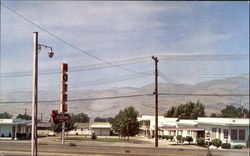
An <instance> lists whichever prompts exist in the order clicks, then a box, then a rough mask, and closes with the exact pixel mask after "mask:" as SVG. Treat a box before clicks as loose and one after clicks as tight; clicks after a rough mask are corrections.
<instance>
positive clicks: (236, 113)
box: [221, 105, 249, 118]
mask: <svg viewBox="0 0 250 156" xmlns="http://www.w3.org/2000/svg"><path fill="white" fill-rule="evenodd" d="M243 111H244V113H246V114H247V117H249V111H248V110H247V109H243ZM221 117H224V118H241V117H243V114H242V107H238V108H237V107H235V106H233V105H227V106H226V108H224V109H223V110H221Z"/></svg>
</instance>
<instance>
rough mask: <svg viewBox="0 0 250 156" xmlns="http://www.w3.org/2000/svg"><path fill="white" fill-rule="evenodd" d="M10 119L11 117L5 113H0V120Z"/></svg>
mask: <svg viewBox="0 0 250 156" xmlns="http://www.w3.org/2000/svg"><path fill="white" fill-rule="evenodd" d="M11 118H12V115H10V114H9V113H7V112H4V113H0V119H11Z"/></svg>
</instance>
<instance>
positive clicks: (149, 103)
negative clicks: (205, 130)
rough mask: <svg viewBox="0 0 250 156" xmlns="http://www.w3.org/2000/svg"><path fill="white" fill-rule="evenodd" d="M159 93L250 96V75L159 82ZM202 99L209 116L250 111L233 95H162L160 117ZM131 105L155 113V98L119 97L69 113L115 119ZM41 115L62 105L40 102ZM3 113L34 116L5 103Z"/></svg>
mask: <svg viewBox="0 0 250 156" xmlns="http://www.w3.org/2000/svg"><path fill="white" fill-rule="evenodd" d="M158 86H159V93H181V94H186V93H187V94H201V93H202V94H249V74H243V75H240V76H236V77H229V78H225V79H220V80H211V81H204V82H201V83H198V84H195V85H190V84H175V83H159V84H158ZM153 91H154V84H148V85H146V86H143V87H140V88H134V87H121V88H110V89H104V90H90V89H79V90H73V91H69V93H68V96H69V99H86V98H99V97H114V96H124V95H135V94H136V95H138V94H152V93H153ZM59 95H60V93H58V92H54V91H42V90H40V91H39V100H50V99H59ZM197 100H199V101H200V102H201V103H203V104H204V105H205V108H206V113H207V114H208V115H209V114H210V113H211V112H219V111H220V110H222V109H223V108H225V107H226V105H231V104H232V105H234V106H237V107H239V106H241V101H243V104H244V105H243V106H244V107H246V108H249V97H246V96H245V97H230V96H207V97H206V96H199V97H198V96H173V95H171V96H162V95H161V96H159V114H160V115H162V114H163V113H164V112H166V111H167V110H168V109H169V108H170V107H172V106H177V105H179V104H184V103H186V102H188V101H194V102H196V101H197ZM2 101H31V92H26V91H18V92H9V93H8V94H3V95H2ZM127 106H134V107H135V108H136V110H138V111H139V113H140V114H151V115H153V114H154V111H155V107H154V106H155V104H154V96H139V97H130V98H115V99H102V100H89V101H87V100H83V101H69V102H68V111H69V112H71V113H75V114H76V113H79V112H84V113H87V114H88V115H89V116H90V117H91V118H92V119H93V118H94V117H96V116H101V117H113V116H114V115H115V114H117V113H118V112H119V110H120V109H124V108H125V107H127ZM38 107H39V113H43V120H46V119H48V118H49V114H50V113H51V110H52V109H59V102H42V103H39V106H38ZM0 108H1V110H0V112H5V111H7V112H9V113H12V114H13V116H15V115H16V114H19V113H24V109H25V108H26V109H28V112H27V113H28V114H31V103H17V104H15V103H6V104H5V103H2V104H0Z"/></svg>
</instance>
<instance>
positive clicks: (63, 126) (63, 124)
mask: <svg viewBox="0 0 250 156" xmlns="http://www.w3.org/2000/svg"><path fill="white" fill-rule="evenodd" d="M64 137H65V121H63V122H62V144H63V143H64Z"/></svg>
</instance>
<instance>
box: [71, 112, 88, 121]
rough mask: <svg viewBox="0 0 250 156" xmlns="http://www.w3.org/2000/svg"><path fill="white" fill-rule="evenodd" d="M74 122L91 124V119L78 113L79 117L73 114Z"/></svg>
mask: <svg viewBox="0 0 250 156" xmlns="http://www.w3.org/2000/svg"><path fill="white" fill-rule="evenodd" d="M71 116H72V120H74V121H75V122H80V123H86V122H89V117H88V115H87V114H84V113H78V114H77V115H74V114H72V115H71Z"/></svg>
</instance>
